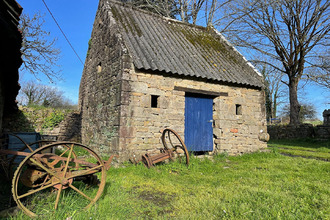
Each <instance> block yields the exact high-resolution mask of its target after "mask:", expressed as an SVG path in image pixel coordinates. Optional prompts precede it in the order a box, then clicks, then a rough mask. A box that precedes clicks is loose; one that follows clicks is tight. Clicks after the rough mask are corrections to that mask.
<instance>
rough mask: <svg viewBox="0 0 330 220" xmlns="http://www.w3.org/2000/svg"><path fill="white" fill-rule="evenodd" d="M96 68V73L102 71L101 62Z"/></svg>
mask: <svg viewBox="0 0 330 220" xmlns="http://www.w3.org/2000/svg"><path fill="white" fill-rule="evenodd" d="M96 70H97V73H100V72H102V63H101V62H100V63H99V64H98V65H97V68H96Z"/></svg>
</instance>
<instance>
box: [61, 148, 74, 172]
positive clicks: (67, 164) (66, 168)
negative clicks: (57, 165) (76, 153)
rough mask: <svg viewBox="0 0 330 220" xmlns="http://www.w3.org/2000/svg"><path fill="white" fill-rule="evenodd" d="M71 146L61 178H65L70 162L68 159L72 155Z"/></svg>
mask: <svg viewBox="0 0 330 220" xmlns="http://www.w3.org/2000/svg"><path fill="white" fill-rule="evenodd" d="M73 146H74V144H72V145H71V149H70V152H69V156H68V159H67V161H66V164H65V168H64V171H63V178H65V176H66V172H67V170H68V166H69V162H70V159H71V154H72V151H73Z"/></svg>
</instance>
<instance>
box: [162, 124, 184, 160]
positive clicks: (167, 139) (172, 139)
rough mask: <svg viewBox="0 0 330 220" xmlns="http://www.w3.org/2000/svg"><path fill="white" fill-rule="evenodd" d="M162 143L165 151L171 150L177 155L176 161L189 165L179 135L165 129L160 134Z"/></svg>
mask: <svg viewBox="0 0 330 220" xmlns="http://www.w3.org/2000/svg"><path fill="white" fill-rule="evenodd" d="M162 142H163V145H164V148H165V149H166V150H172V151H173V152H174V153H176V154H177V156H176V157H177V158H178V160H179V161H180V162H181V163H183V164H187V165H189V153H188V150H187V147H186V145H185V144H184V142H183V140H182V139H181V137H180V135H179V134H178V133H176V132H175V131H174V130H172V129H170V128H166V129H165V130H164V131H163V134H162Z"/></svg>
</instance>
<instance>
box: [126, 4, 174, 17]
mask: <svg viewBox="0 0 330 220" xmlns="http://www.w3.org/2000/svg"><path fill="white" fill-rule="evenodd" d="M121 1H122V2H125V3H130V4H132V5H134V6H135V7H137V8H141V9H144V10H147V11H151V12H154V13H157V14H160V15H162V16H165V17H169V18H174V17H175V15H177V13H178V9H177V2H176V1H177V0H121Z"/></svg>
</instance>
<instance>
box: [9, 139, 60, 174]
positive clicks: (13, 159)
mask: <svg viewBox="0 0 330 220" xmlns="http://www.w3.org/2000/svg"><path fill="white" fill-rule="evenodd" d="M15 137H17V138H19V140H21V141H22V143H23V144H24V146H23V147H22V148H21V149H19V150H18V151H20V152H29V153H32V152H33V149H38V148H41V147H42V146H45V145H48V144H51V143H54V142H55V141H51V140H40V141H37V142H33V143H29V144H27V143H26V142H24V141H23V140H22V139H21V138H20V137H18V136H16V135H15ZM7 157H8V156H7ZM18 157H19V156H17V155H10V158H9V172H10V173H9V174H10V179H12V178H13V176H14V171H15V169H16V168H17V167H18V165H19V162H20V161H22V159H21V160H20V159H19V158H18ZM20 157H22V156H20ZM17 158H18V159H17Z"/></svg>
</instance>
